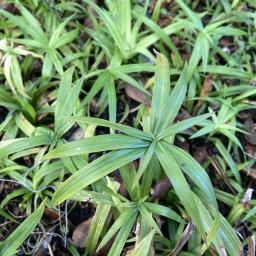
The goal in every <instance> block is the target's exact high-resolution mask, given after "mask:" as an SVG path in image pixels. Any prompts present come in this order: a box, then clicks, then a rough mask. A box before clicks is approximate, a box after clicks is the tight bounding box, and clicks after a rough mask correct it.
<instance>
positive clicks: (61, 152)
mask: <svg viewBox="0 0 256 256" xmlns="http://www.w3.org/2000/svg"><path fill="white" fill-rule="evenodd" d="M187 77H188V75H187V67H186V66H185V68H184V70H183V72H182V74H181V76H180V78H179V80H178V82H177V84H176V86H175V88H174V89H173V90H172V92H171V94H170V96H168V95H169V90H170V86H169V65H168V62H167V60H166V58H165V57H164V56H163V55H161V54H157V64H156V72H155V78H154V80H155V84H154V89H153V99H152V111H151V113H150V116H149V118H148V119H147V120H145V122H144V123H142V126H143V128H144V131H140V130H138V129H135V128H131V127H128V126H124V125H120V124H115V123H112V122H109V121H105V120H101V119H96V118H90V117H73V118H72V119H71V120H73V121H77V122H78V123H80V124H83V123H87V124H94V125H101V126H107V127H110V128H112V129H115V130H118V131H120V132H122V133H124V134H126V135H122V134H116V135H102V136H95V137H92V138H88V139H83V140H80V141H75V142H70V143H68V144H64V145H62V146H59V147H57V148H56V149H55V150H53V151H50V152H49V153H48V154H47V155H46V156H45V157H44V159H52V158H60V157H66V156H72V155H80V154H84V153H92V152H100V151H106V150H111V152H109V153H107V154H105V155H103V156H101V157H99V158H98V159H96V160H94V161H93V162H91V163H89V164H88V165H86V166H85V167H83V168H82V169H80V170H79V171H77V172H76V173H75V174H73V175H72V176H71V177H69V178H68V179H67V180H66V181H65V182H64V183H63V184H60V186H58V189H57V191H56V192H55V193H54V195H53V203H54V204H59V203H61V202H63V201H64V200H66V199H68V198H70V197H71V196H72V195H75V194H76V193H78V192H79V191H80V190H81V189H83V188H85V187H87V186H89V185H91V184H92V183H94V182H96V181H98V180H100V179H101V178H103V177H105V176H106V175H108V174H110V173H111V172H113V171H114V170H116V169H117V168H120V167H122V166H124V165H126V164H128V163H130V162H132V161H134V160H136V159H139V158H141V157H143V161H142V163H141V165H140V167H139V169H138V172H137V173H136V175H135V177H134V180H133V187H134V186H136V184H137V183H138V181H139V179H140V178H141V176H142V175H143V174H144V175H145V176H150V175H151V174H150V173H147V167H148V164H149V162H151V164H152V161H153V162H154V161H156V162H159V163H160V165H161V166H162V168H163V170H164V172H165V174H166V176H167V177H168V178H169V179H170V181H171V183H172V185H173V187H174V189H175V192H176V193H177V195H178V197H179V199H180V200H181V203H182V205H183V206H184V208H185V210H186V213H187V214H188V216H189V217H191V218H192V220H193V222H194V223H195V224H196V227H197V229H198V231H199V233H200V235H201V237H202V239H204V240H205V241H207V234H208V233H209V232H210V229H211V226H212V225H213V223H214V222H213V219H214V218H215V217H216V214H217V212H218V210H217V209H218V208H217V202H216V199H215V195H214V191H213V188H212V185H211V182H210V179H209V177H208V176H207V174H206V172H205V171H204V170H203V168H202V167H201V166H200V165H199V164H198V163H197V162H196V161H195V160H194V159H193V158H192V157H191V156H189V155H188V154H187V153H186V152H185V151H183V150H181V149H179V148H177V147H176V146H174V145H173V144H172V143H171V142H170V136H171V135H172V136H173V135H174V134H176V133H178V132H180V131H182V130H184V129H187V128H189V127H191V126H193V125H194V124H196V123H197V122H200V121H202V120H204V119H205V118H207V117H208V116H209V115H203V116H201V117H195V118H194V119H193V118H192V119H191V120H189V121H188V120H185V121H183V122H180V123H177V124H174V125H173V124H172V123H173V121H174V119H175V116H176V115H177V113H178V111H179V109H180V107H181V104H182V102H183V100H184V97H185V94H186V88H187V83H188V80H187ZM195 121H196V122H195ZM175 126H176V129H173V127H175ZM177 127H178V128H177ZM173 132H174V134H173ZM181 170H183V171H184V172H185V173H186V175H187V176H188V177H189V178H190V179H191V180H192V181H193V182H194V184H195V186H196V187H197V188H199V190H200V191H201V192H202V193H203V194H204V195H205V196H206V197H207V199H208V200H207V201H208V202H207V207H206V206H204V204H206V201H205V198H203V199H199V197H198V196H196V194H195V193H194V192H193V190H191V189H190V187H189V185H188V183H187V181H186V179H185V177H184V175H183V173H182V171H181ZM145 179H147V177H146V178H145ZM201 200H203V202H204V203H203V202H202V201H201ZM199 205H200V207H198V206H199ZM207 209H209V211H208V210H207ZM131 214H132V213H131ZM200 216H204V217H203V218H204V221H202V219H201V217H200ZM127 218H130V217H129V216H127ZM124 223H125V221H124ZM220 223H221V224H220V225H219V227H218V228H216V227H215V229H216V230H217V231H216V232H215V235H214V236H213V237H212V238H211V242H212V243H213V244H214V246H215V247H216V249H217V250H218V252H219V253H221V248H222V247H223V246H225V248H226V250H227V251H229V252H230V253H231V254H232V253H233V254H236V253H238V252H239V250H241V245H239V244H240V242H239V240H238V238H237V237H236V235H235V233H233V231H232V229H231V227H230V226H229V224H228V223H227V221H225V219H224V218H223V217H221V220H220ZM131 227H132V223H131ZM131 227H130V228H131ZM224 227H225V228H224ZM154 228H156V227H154ZM230 232H232V233H233V235H232V238H230ZM227 241H229V242H228V244H227V243H226V242H227Z"/></svg>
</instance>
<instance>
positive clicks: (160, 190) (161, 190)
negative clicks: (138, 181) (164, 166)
mask: <svg viewBox="0 0 256 256" xmlns="http://www.w3.org/2000/svg"><path fill="white" fill-rule="evenodd" d="M170 186H171V182H170V180H169V179H168V178H166V179H163V180H161V181H159V182H158V183H157V184H156V185H155V187H154V189H153V191H154V192H153V199H159V198H162V197H163V196H164V195H165V194H166V193H167V191H168V190H169V188H170Z"/></svg>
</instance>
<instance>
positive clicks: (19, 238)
mask: <svg viewBox="0 0 256 256" xmlns="http://www.w3.org/2000/svg"><path fill="white" fill-rule="evenodd" d="M46 200H47V199H45V200H44V201H43V202H42V203H41V204H40V206H39V207H38V208H37V209H36V210H35V211H34V212H33V213H32V214H31V215H30V216H28V217H27V218H26V219H25V220H24V221H23V222H22V223H21V224H20V225H19V226H18V227H17V228H16V229H15V230H14V231H13V232H12V233H11V235H9V236H8V237H7V238H6V239H5V240H4V242H2V243H1V244H0V254H1V255H4V256H13V255H14V254H16V252H17V249H18V248H19V246H21V245H22V243H23V242H24V241H25V240H26V239H27V237H28V236H29V235H30V234H31V233H32V232H33V230H34V229H35V227H36V225H37V224H38V222H39V221H40V220H41V217H42V215H43V213H44V207H45V202H46Z"/></svg>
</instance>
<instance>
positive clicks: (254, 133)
mask: <svg viewBox="0 0 256 256" xmlns="http://www.w3.org/2000/svg"><path fill="white" fill-rule="evenodd" d="M244 126H245V127H246V130H247V131H249V132H250V133H251V134H246V135H244V138H245V140H246V141H247V142H248V143H250V144H251V145H256V129H255V128H256V125H255V123H254V122H253V120H252V118H251V116H249V117H248V119H247V120H246V121H245V122H244Z"/></svg>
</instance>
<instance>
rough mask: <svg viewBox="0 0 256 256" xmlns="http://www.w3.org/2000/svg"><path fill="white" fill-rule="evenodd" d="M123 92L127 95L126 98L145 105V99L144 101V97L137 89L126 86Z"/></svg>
mask: <svg viewBox="0 0 256 256" xmlns="http://www.w3.org/2000/svg"><path fill="white" fill-rule="evenodd" d="M125 92H126V94H127V96H128V97H129V98H131V99H133V100H135V101H137V102H139V103H143V104H145V103H146V99H145V95H144V93H143V92H141V91H139V90H138V89H136V88H135V87H133V86H131V85H127V86H126V87H125Z"/></svg>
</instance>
